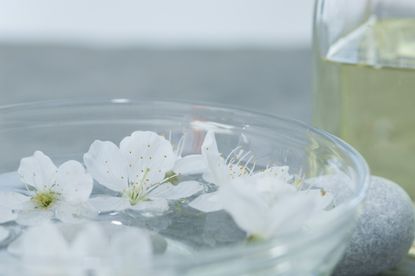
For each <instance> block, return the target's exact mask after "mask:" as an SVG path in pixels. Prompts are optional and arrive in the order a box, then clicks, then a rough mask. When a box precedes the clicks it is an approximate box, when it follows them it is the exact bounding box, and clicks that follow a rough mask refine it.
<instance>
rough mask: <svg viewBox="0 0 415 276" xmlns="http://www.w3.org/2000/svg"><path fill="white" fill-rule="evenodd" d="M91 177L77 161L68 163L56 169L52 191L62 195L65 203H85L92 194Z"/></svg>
mask: <svg viewBox="0 0 415 276" xmlns="http://www.w3.org/2000/svg"><path fill="white" fill-rule="evenodd" d="M92 186H93V180H92V177H91V176H90V175H89V174H87V173H86V172H85V169H84V167H83V166H82V165H81V163H79V162H77V161H68V162H65V163H63V164H62V165H61V166H60V167H59V168H58V173H57V175H56V185H55V186H54V190H55V191H58V192H60V193H61V194H62V196H63V198H64V200H65V201H68V202H74V203H77V202H84V201H87V200H88V198H89V196H90V194H91V192H92Z"/></svg>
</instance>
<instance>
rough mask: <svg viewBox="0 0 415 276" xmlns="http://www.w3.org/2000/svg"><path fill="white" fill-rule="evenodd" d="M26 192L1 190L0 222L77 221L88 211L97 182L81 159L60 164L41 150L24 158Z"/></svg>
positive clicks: (22, 173) (20, 171) (22, 169)
mask: <svg viewBox="0 0 415 276" xmlns="http://www.w3.org/2000/svg"><path fill="white" fill-rule="evenodd" d="M17 172H18V174H19V176H20V180H21V182H23V183H24V184H25V186H26V191H23V192H21V193H20V192H1V193H0V223H1V222H7V221H13V220H16V221H17V222H18V223H19V224H24V225H31V224H37V223H40V222H42V221H44V220H49V219H59V220H61V221H64V222H68V221H73V220H76V219H78V218H79V216H81V213H82V212H83V211H85V210H86V205H85V203H86V201H87V200H88V198H89V195H90V194H91V191H92V185H93V181H92V178H91V176H90V175H88V174H87V173H86V172H85V169H84V167H83V166H82V165H81V164H80V163H79V162H77V161H68V162H65V163H63V164H62V165H61V166H59V167H56V166H55V164H54V163H53V162H52V160H51V159H50V158H49V157H48V156H46V155H45V154H43V153H42V152H40V151H36V152H35V153H34V154H33V156H30V157H26V158H23V159H22V160H21V162H20V166H19V169H18V171H17Z"/></svg>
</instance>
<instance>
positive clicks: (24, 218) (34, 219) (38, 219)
mask: <svg viewBox="0 0 415 276" xmlns="http://www.w3.org/2000/svg"><path fill="white" fill-rule="evenodd" d="M53 215H54V214H53V211H52V210H35V209H33V210H24V211H20V212H18V214H17V219H16V222H17V223H18V224H20V225H27V226H32V225H39V224H42V223H45V222H47V221H49V220H51V219H52V218H53Z"/></svg>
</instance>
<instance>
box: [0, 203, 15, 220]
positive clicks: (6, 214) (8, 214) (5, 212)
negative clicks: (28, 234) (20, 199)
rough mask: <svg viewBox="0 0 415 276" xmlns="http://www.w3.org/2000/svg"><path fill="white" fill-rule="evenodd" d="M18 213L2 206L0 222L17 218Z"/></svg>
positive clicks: (0, 208)
mask: <svg viewBox="0 0 415 276" xmlns="http://www.w3.org/2000/svg"><path fill="white" fill-rule="evenodd" d="M16 218H17V214H16V213H14V212H13V210H12V209H9V208H5V207H1V206H0V223H6V222H9V221H13V220H16Z"/></svg>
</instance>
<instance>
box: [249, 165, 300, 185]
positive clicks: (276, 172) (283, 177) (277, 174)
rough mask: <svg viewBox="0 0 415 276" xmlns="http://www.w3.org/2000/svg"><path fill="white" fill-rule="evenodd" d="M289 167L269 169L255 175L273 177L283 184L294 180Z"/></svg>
mask: <svg viewBox="0 0 415 276" xmlns="http://www.w3.org/2000/svg"><path fill="white" fill-rule="evenodd" d="M289 169H290V168H289V167H288V166H280V167H278V166H274V167H270V168H267V169H266V170H264V171H261V172H258V173H255V174H254V175H253V176H254V177H258V178H260V177H272V178H274V179H278V180H280V181H283V182H289V181H290V180H292V179H293V176H292V175H291V174H290V173H289Z"/></svg>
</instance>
